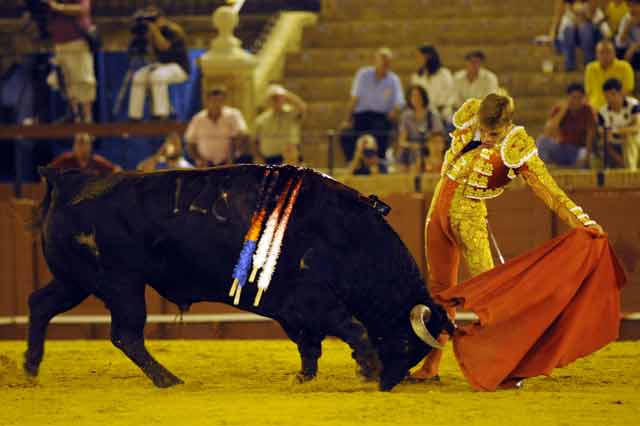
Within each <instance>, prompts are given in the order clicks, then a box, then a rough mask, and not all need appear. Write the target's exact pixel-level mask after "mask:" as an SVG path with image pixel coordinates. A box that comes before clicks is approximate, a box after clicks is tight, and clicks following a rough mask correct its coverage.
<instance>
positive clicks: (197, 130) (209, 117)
mask: <svg viewBox="0 0 640 426" xmlns="http://www.w3.org/2000/svg"><path fill="white" fill-rule="evenodd" d="M226 95H227V92H226V89H225V88H224V87H217V88H214V89H212V90H211V91H210V92H209V93H208V94H207V98H206V109H204V110H202V111H200V112H199V113H198V114H196V115H195V116H194V117H193V118H192V119H191V122H190V123H189V126H188V127H187V131H186V132H185V139H186V140H187V151H188V152H189V155H190V156H191V158H192V159H193V160H194V161H195V163H196V166H198V167H211V166H220V165H223V164H232V163H233V162H234V160H235V159H236V148H237V147H238V146H239V145H240V144H246V143H247V141H248V131H247V124H246V122H245V121H244V117H243V116H242V113H241V112H240V110H238V109H236V108H232V107H229V106H226V105H225V100H226Z"/></svg>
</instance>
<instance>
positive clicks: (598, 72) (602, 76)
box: [584, 40, 635, 111]
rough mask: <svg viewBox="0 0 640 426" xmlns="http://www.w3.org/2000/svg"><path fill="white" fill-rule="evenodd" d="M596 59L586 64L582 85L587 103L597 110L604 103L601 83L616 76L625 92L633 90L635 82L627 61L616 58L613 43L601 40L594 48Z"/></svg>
mask: <svg viewBox="0 0 640 426" xmlns="http://www.w3.org/2000/svg"><path fill="white" fill-rule="evenodd" d="M596 54H597V60H596V61H593V62H591V63H590V64H589V65H587V69H586V70H585V77H584V86H585V90H586V92H587V97H588V98H589V103H590V104H591V106H592V107H593V109H594V110H596V111H598V110H599V109H600V108H602V106H603V105H604V104H605V103H606V100H605V98H604V93H603V92H602V85H603V84H604V82H605V81H607V80H609V79H610V78H617V79H618V80H620V81H621V82H622V87H623V90H624V92H625V94H628V93H631V92H633V87H634V84H635V80H634V75H633V69H632V68H631V65H629V63H628V62H626V61H623V60H620V59H616V56H615V49H614V47H613V43H611V42H610V41H608V40H603V41H601V42H600V43H598V46H597V48H596Z"/></svg>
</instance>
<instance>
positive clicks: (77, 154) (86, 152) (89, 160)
mask: <svg viewBox="0 0 640 426" xmlns="http://www.w3.org/2000/svg"><path fill="white" fill-rule="evenodd" d="M49 167H54V168H57V169H79V170H83V171H86V172H91V173H95V174H99V175H103V174H109V173H114V172H118V171H120V170H122V169H121V168H120V166H116V165H115V164H113V163H111V162H110V161H109V160H107V159H106V158H104V157H102V156H100V155H98V154H94V153H93V138H92V137H91V135H89V134H88V133H78V134H76V136H75V138H74V140H73V149H72V151H70V152H65V153H64V154H61V155H59V156H58V157H56V158H54V160H53V161H52V162H51V164H49Z"/></svg>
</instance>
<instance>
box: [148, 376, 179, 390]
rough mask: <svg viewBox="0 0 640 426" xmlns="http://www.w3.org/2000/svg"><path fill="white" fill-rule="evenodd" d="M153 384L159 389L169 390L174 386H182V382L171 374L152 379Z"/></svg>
mask: <svg viewBox="0 0 640 426" xmlns="http://www.w3.org/2000/svg"><path fill="white" fill-rule="evenodd" d="M153 384H154V385H156V387H159V388H163V389H164V388H170V387H172V386H176V385H182V384H184V382H183V381H182V380H181V379H180V378H178V377H176V376H174V375H173V374H168V375H162V376H160V377H156V378H154V379H153Z"/></svg>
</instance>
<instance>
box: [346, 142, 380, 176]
mask: <svg viewBox="0 0 640 426" xmlns="http://www.w3.org/2000/svg"><path fill="white" fill-rule="evenodd" d="M378 148H379V147H378V143H377V142H376V138H374V137H373V136H372V135H368V134H367V135H362V136H360V137H359V138H358V140H357V142H356V151H355V155H354V156H353V160H352V161H351V164H350V165H349V174H351V175H381V174H387V165H386V164H385V162H384V160H382V159H381V158H380V157H379V156H378V152H379V151H378Z"/></svg>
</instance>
